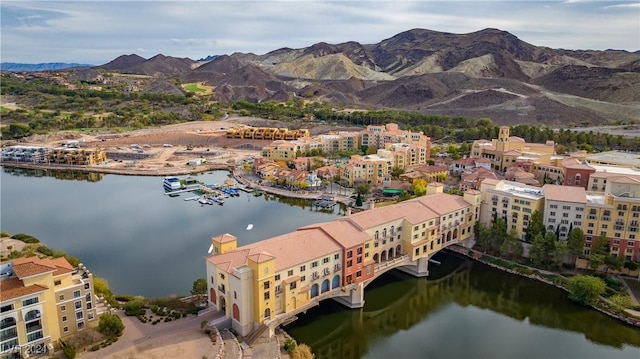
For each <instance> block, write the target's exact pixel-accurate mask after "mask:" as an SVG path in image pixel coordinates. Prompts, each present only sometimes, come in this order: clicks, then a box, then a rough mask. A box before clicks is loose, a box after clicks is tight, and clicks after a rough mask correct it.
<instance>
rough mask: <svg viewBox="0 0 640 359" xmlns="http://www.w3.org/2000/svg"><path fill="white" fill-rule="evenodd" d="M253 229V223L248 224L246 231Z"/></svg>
mask: <svg viewBox="0 0 640 359" xmlns="http://www.w3.org/2000/svg"><path fill="white" fill-rule="evenodd" d="M252 228H253V223H249V224H248V225H247V231H250V230H251V229H252Z"/></svg>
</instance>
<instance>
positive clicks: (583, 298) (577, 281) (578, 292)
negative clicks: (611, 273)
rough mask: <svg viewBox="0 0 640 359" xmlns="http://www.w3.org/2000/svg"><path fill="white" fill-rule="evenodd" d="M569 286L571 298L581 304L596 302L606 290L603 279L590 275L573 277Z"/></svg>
mask: <svg viewBox="0 0 640 359" xmlns="http://www.w3.org/2000/svg"><path fill="white" fill-rule="evenodd" d="M567 287H568V288H567V289H568V290H569V292H570V294H569V299H571V300H573V301H575V302H578V303H580V304H595V303H596V302H597V301H598V298H599V297H600V296H601V295H602V294H604V292H605V290H606V285H605V284H604V281H603V280H602V279H600V278H597V277H593V276H588V275H581V276H575V277H571V278H570V279H569V281H568V284H567Z"/></svg>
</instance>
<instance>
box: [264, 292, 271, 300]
mask: <svg viewBox="0 0 640 359" xmlns="http://www.w3.org/2000/svg"><path fill="white" fill-rule="evenodd" d="M269 298H270V295H269V292H264V300H269Z"/></svg>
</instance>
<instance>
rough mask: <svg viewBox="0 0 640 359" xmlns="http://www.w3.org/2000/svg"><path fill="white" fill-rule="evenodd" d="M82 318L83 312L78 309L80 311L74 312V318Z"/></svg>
mask: <svg viewBox="0 0 640 359" xmlns="http://www.w3.org/2000/svg"><path fill="white" fill-rule="evenodd" d="M82 318H84V312H82V311H80V312H76V319H82Z"/></svg>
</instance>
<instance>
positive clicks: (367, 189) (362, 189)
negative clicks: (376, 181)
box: [356, 183, 371, 196]
mask: <svg viewBox="0 0 640 359" xmlns="http://www.w3.org/2000/svg"><path fill="white" fill-rule="evenodd" d="M356 193H360V194H361V195H363V196H366V195H368V194H369V193H371V185H370V184H368V183H363V184H361V185H359V186H358V187H356Z"/></svg>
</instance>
